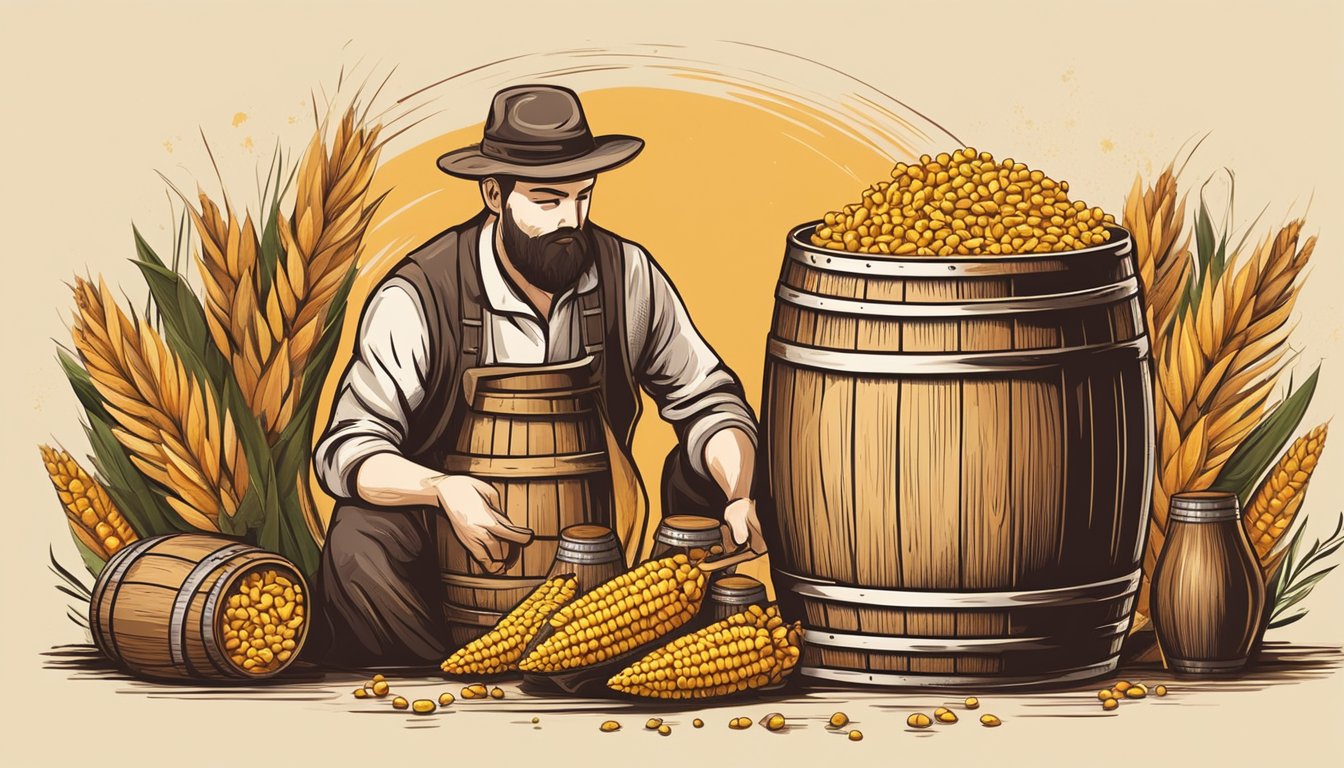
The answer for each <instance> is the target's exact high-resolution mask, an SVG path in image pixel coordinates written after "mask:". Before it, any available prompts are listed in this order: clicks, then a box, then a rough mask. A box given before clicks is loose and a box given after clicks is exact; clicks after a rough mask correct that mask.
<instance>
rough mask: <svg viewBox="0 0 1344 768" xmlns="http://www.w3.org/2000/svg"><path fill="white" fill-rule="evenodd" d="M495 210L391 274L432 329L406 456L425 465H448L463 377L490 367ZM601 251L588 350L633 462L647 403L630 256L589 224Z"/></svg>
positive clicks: (460, 414)
mask: <svg viewBox="0 0 1344 768" xmlns="http://www.w3.org/2000/svg"><path fill="white" fill-rule="evenodd" d="M488 215H489V213H488V211H485V210H482V211H481V213H479V214H477V215H476V216H474V217H473V218H471V219H470V220H468V221H465V222H463V223H462V224H459V225H457V226H455V227H452V228H450V229H447V230H445V231H443V232H441V233H439V234H438V235H436V236H435V237H434V238H433V239H432V240H430V241H429V242H427V243H425V244H424V245H422V246H420V247H419V248H417V249H415V250H414V251H412V252H411V253H410V254H408V255H407V256H406V257H405V258H404V259H402V261H401V262H400V263H399V264H398V265H397V266H396V267H394V268H393V269H392V271H391V272H389V273H388V276H387V278H384V279H385V280H387V279H391V278H392V277H398V278H401V279H403V280H406V281H407V282H409V283H410V284H411V285H412V286H413V287H414V288H415V289H416V292H417V293H418V294H419V298H420V301H421V306H423V307H424V311H425V315H426V320H427V326H428V331H429V353H430V360H429V370H428V371H427V377H426V386H425V397H424V399H423V401H422V402H421V403H420V406H419V407H418V408H416V410H415V412H414V413H413V414H412V416H411V419H410V425H409V430H408V434H407V436H406V440H405V441H404V442H403V444H402V449H403V455H404V456H406V457H407V458H408V459H410V460H412V461H414V462H416V463H417V464H420V465H422V466H428V467H437V466H443V459H444V457H445V456H446V455H447V454H448V453H449V452H451V451H452V450H453V441H454V439H455V438H456V435H457V433H458V431H459V430H460V426H461V423H462V420H463V419H464V417H465V415H466V409H467V404H466V400H465V398H464V397H463V395H462V371H463V370H465V369H467V368H470V367H473V366H477V365H480V364H482V362H483V361H482V359H481V358H482V353H481V349H482V345H481V337H482V334H483V333H484V328H483V327H482V320H481V317H482V312H481V294H482V285H481V274H480V262H479V253H478V251H479V248H478V245H479V243H480V236H481V226H482V225H483V224H484V222H485V220H486V218H487V216H488ZM587 226H588V229H590V230H591V231H592V235H593V240H594V241H595V243H596V245H597V259H596V261H597V285H598V287H597V289H596V290H595V291H592V292H591V293H588V294H584V295H582V296H580V297H579V298H580V307H581V312H582V315H581V319H580V323H581V324H582V325H583V326H584V327H583V334H582V336H583V340H584V346H585V348H586V349H585V352H586V353H587V354H592V355H593V356H594V357H595V358H596V361H597V363H596V364H597V371H598V376H599V380H600V381H601V390H600V396H601V398H600V399H601V405H602V408H603V410H604V413H605V415H606V417H607V421H608V423H609V424H610V425H611V429H612V432H613V433H614V434H615V436H616V438H617V440H619V441H620V443H621V446H622V448H623V449H624V451H625V454H626V456H627V457H629V456H630V445H631V440H632V439H633V438H634V431H635V423H636V422H637V421H638V420H639V415H640V411H641V409H642V404H641V401H640V398H639V387H638V384H637V383H636V381H635V375H634V372H633V369H632V366H631V362H630V359H629V353H628V351H627V349H626V342H625V339H626V331H625V286H624V280H623V276H624V274H625V259H624V252H623V250H622V248H621V241H620V238H618V237H617V236H616V235H614V234H612V233H611V232H608V231H607V230H605V229H602V228H601V227H599V226H597V225H595V224H593V223H591V222H589V224H588V225H587Z"/></svg>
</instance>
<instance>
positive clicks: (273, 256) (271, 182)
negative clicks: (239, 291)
mask: <svg viewBox="0 0 1344 768" xmlns="http://www.w3.org/2000/svg"><path fill="white" fill-rule="evenodd" d="M285 166H286V162H285V155H284V152H283V151H281V149H280V147H279V145H277V146H276V148H275V152H274V154H273V155H272V159H271V163H270V166H269V167H268V168H267V170H266V185H265V187H264V188H263V190H262V194H261V199H262V200H263V201H265V209H266V218H265V220H264V221H262V223H261V238H260V241H259V242H258V248H257V265H258V267H259V269H258V274H259V275H260V277H261V280H260V283H261V292H260V295H262V296H265V295H266V292H267V291H268V290H270V287H271V281H273V280H274V279H275V270H276V268H277V265H278V264H279V263H280V258H281V256H282V255H283V253H284V243H283V241H281V239H280V199H281V198H282V197H284V196H285V194H286V193H287V192H288V191H289V187H290V185H291V184H293V182H294V177H295V176H296V175H297V173H298V164H297V163H292V162H291V163H289V175H288V177H287V178H286V179H284V181H283V183H282V182H281V179H280V175H281V174H282V173H283V172H284V170H285Z"/></svg>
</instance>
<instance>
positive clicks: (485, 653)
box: [441, 576, 579, 675]
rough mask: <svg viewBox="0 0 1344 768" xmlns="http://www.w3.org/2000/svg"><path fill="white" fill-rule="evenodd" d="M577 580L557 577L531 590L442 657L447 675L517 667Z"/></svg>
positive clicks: (497, 671) (483, 673) (575, 589)
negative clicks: (482, 630)
mask: <svg viewBox="0 0 1344 768" xmlns="http://www.w3.org/2000/svg"><path fill="white" fill-rule="evenodd" d="M578 586H579V581H578V579H576V578H575V577H573V576H557V577H555V578H553V579H549V580H547V581H546V582H545V583H543V584H542V585H541V586H539V587H537V588H536V589H535V590H533V591H532V594H530V595H528V596H527V597H526V598H525V599H524V600H523V602H521V603H519V604H518V607H517V608H514V609H513V610H512V611H510V612H509V613H508V615H506V616H505V617H504V618H502V619H500V620H499V623H498V624H496V625H495V627H494V629H491V630H490V631H489V632H486V633H485V634H484V635H482V636H481V637H478V638H476V639H475V640H472V641H471V642H469V643H467V644H466V645H464V646H462V647H461V648H460V649H458V650H457V651H456V652H455V653H453V655H452V656H449V657H448V658H447V659H446V660H444V662H443V664H442V665H441V666H442V669H443V671H444V672H447V673H448V674H450V675H491V674H497V673H500V672H510V671H513V670H516V669H518V660H519V659H520V658H522V656H523V649H524V648H526V647H527V644H528V643H530V642H532V638H534V637H536V635H537V632H538V631H539V630H540V629H541V627H542V625H543V624H545V622H546V619H547V618H549V617H550V616H551V614H553V613H554V612H555V611H556V610H557V609H558V608H560V606H562V605H564V604H565V603H568V602H569V601H570V600H572V599H574V593H575V592H576V591H578Z"/></svg>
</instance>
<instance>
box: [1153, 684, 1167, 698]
mask: <svg viewBox="0 0 1344 768" xmlns="http://www.w3.org/2000/svg"><path fill="white" fill-rule="evenodd" d="M1153 693H1156V694H1157V695H1158V696H1166V695H1167V686H1165V685H1159V686H1157V688H1156V689H1154V690H1153Z"/></svg>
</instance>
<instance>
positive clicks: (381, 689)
mask: <svg viewBox="0 0 1344 768" xmlns="http://www.w3.org/2000/svg"><path fill="white" fill-rule="evenodd" d="M387 690H388V688H387V681H386V680H375V681H374V682H373V695H374V696H377V697H378V698H380V699H381V698H382V697H384V696H386V695H387Z"/></svg>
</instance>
